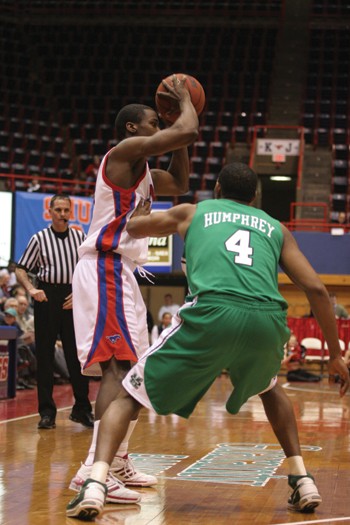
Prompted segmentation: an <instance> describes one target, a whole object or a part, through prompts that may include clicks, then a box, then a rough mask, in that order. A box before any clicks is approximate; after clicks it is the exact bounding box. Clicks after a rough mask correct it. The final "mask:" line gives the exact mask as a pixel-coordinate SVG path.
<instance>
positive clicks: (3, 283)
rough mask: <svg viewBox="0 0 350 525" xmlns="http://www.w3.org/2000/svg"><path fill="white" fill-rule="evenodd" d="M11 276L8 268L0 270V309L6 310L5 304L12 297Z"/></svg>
mask: <svg viewBox="0 0 350 525" xmlns="http://www.w3.org/2000/svg"><path fill="white" fill-rule="evenodd" d="M9 281H10V274H9V271H8V270H7V269H6V268H3V269H2V270H0V307H1V310H4V303H5V301H6V299H8V298H9V297H10V289H9Z"/></svg>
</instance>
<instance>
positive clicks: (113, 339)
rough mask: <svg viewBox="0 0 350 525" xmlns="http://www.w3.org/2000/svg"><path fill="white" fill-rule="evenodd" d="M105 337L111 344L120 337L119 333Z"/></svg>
mask: <svg viewBox="0 0 350 525" xmlns="http://www.w3.org/2000/svg"><path fill="white" fill-rule="evenodd" d="M106 339H107V341H109V342H110V343H112V345H115V343H116V342H117V341H118V340H119V339H121V337H120V335H119V334H114V335H107V336H106Z"/></svg>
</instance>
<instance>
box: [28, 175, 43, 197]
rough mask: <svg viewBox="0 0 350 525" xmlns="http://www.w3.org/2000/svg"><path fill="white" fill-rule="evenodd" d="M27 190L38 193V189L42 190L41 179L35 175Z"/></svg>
mask: <svg viewBox="0 0 350 525" xmlns="http://www.w3.org/2000/svg"><path fill="white" fill-rule="evenodd" d="M27 191H28V193H36V192H38V191H41V185H40V182H39V179H38V178H37V177H36V176H35V175H34V176H33V178H32V180H31V181H30V182H29V185H28V188H27Z"/></svg>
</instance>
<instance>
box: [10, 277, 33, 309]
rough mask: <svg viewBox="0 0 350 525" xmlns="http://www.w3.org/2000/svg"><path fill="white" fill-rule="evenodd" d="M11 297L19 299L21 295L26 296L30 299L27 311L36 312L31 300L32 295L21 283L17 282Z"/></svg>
mask: <svg viewBox="0 0 350 525" xmlns="http://www.w3.org/2000/svg"><path fill="white" fill-rule="evenodd" d="M11 297H14V298H15V299H17V300H19V299H20V298H21V297H25V298H26V299H27V301H28V308H27V313H28V314H32V315H33V314H34V310H33V304H32V301H31V297H30V295H29V294H28V293H27V291H26V289H25V288H24V287H23V286H22V285H21V284H19V283H17V284H15V285H14V286H13V287H12V289H11Z"/></svg>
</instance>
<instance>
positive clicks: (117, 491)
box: [69, 463, 141, 503]
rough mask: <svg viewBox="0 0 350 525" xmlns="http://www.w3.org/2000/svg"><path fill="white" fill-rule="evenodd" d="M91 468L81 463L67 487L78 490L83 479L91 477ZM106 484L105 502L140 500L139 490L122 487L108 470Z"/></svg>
mask: <svg viewBox="0 0 350 525" xmlns="http://www.w3.org/2000/svg"><path fill="white" fill-rule="evenodd" d="M91 470H92V467H88V466H86V465H84V463H83V464H82V465H81V467H80V469H79V470H78V472H77V473H76V475H75V476H74V478H72V481H71V482H70V485H69V488H70V489H71V490H75V491H78V492H79V491H80V490H81V488H82V487H83V485H84V483H85V481H86V480H87V479H89V478H91ZM106 485H107V490H108V492H107V497H106V503H138V502H139V501H140V500H141V494H140V493H139V492H135V491H134V490H130V489H127V488H126V487H124V484H123V483H122V482H121V481H120V480H119V479H117V478H115V477H114V476H113V474H112V473H111V472H108V475H107V479H106Z"/></svg>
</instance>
